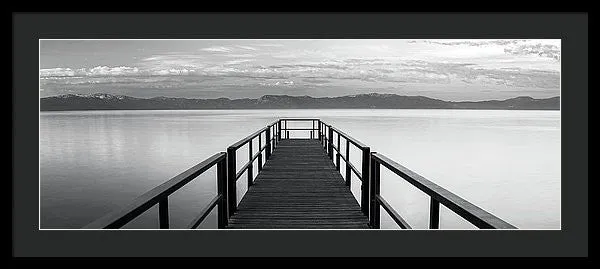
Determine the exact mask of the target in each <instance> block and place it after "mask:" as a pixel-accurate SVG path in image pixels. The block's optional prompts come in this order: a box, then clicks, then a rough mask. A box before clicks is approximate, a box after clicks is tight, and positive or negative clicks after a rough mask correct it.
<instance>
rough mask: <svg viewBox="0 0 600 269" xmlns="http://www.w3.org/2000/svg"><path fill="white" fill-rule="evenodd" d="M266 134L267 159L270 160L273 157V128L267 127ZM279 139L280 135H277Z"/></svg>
mask: <svg viewBox="0 0 600 269" xmlns="http://www.w3.org/2000/svg"><path fill="white" fill-rule="evenodd" d="M265 136H266V139H265V145H266V146H267V147H266V148H265V160H268V159H269V158H271V128H267V130H266V133H265ZM277 139H279V137H277Z"/></svg>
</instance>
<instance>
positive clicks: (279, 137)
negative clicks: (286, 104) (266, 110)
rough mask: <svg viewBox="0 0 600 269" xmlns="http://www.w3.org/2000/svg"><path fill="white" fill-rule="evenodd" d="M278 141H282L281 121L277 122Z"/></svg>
mask: <svg viewBox="0 0 600 269" xmlns="http://www.w3.org/2000/svg"><path fill="white" fill-rule="evenodd" d="M277 141H281V120H279V121H278V122H277Z"/></svg>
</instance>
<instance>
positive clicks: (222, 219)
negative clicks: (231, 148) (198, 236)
mask: <svg viewBox="0 0 600 269" xmlns="http://www.w3.org/2000/svg"><path fill="white" fill-rule="evenodd" d="M226 190H227V159H226V158H225V159H223V160H222V161H220V162H218V163H217V193H218V194H219V195H221V201H219V206H218V208H217V218H218V219H217V228H219V229H224V228H225V227H226V226H227V220H228V218H229V216H228V215H227V191H226Z"/></svg>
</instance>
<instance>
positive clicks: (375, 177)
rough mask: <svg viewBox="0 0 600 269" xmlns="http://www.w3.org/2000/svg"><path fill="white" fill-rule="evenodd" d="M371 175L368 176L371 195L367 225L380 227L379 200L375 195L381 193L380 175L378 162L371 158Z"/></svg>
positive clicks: (375, 227) (374, 227) (373, 227)
mask: <svg viewBox="0 0 600 269" xmlns="http://www.w3.org/2000/svg"><path fill="white" fill-rule="evenodd" d="M370 173H371V176H370V189H369V190H370V196H371V200H370V201H371V208H370V209H369V212H370V214H369V225H370V226H371V228H372V229H379V228H380V227H381V218H380V216H379V215H380V212H379V201H378V200H377V196H378V195H379V194H380V193H381V188H380V186H381V184H380V183H381V177H380V174H379V173H380V166H379V162H377V161H376V160H373V159H371V172H370Z"/></svg>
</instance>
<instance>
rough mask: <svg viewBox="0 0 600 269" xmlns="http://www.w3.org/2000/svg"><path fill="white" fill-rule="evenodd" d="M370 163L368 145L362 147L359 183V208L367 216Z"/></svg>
mask: <svg viewBox="0 0 600 269" xmlns="http://www.w3.org/2000/svg"><path fill="white" fill-rule="evenodd" d="M370 163H371V149H370V148H369V147H364V148H362V184H361V192H360V194H361V199H360V208H361V209H362V212H363V214H365V216H368V214H369V184H370V176H369V174H370V172H371V171H370V168H371V167H370V165H371V164H370Z"/></svg>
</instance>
